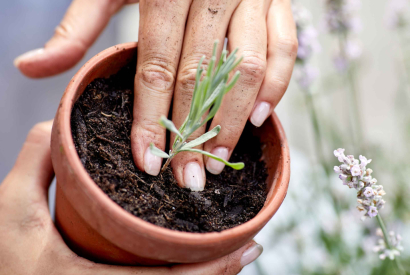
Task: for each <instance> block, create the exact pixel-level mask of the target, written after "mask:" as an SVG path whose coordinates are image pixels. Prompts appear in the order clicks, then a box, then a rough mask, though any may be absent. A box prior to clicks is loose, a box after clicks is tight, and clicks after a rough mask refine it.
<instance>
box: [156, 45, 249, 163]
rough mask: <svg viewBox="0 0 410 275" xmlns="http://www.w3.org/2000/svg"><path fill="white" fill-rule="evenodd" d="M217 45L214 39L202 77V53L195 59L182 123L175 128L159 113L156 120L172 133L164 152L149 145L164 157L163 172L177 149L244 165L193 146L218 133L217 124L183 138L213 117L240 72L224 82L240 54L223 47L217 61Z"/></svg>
mask: <svg viewBox="0 0 410 275" xmlns="http://www.w3.org/2000/svg"><path fill="white" fill-rule="evenodd" d="M217 46H218V42H215V43H214V48H213V53H212V58H211V60H210V62H209V66H208V69H207V71H206V72H205V74H204V76H203V77H202V75H203V73H204V69H203V68H202V67H201V66H202V62H203V61H204V58H205V56H203V57H202V58H201V60H200V61H199V64H198V68H197V72H196V79H195V87H194V92H193V96H192V102H191V108H190V111H189V114H188V116H187V117H186V119H185V122H184V123H183V124H182V126H181V127H180V128H179V129H177V128H176V127H175V125H174V123H173V122H172V121H171V120H169V119H167V118H166V117H165V116H162V117H161V119H160V121H159V123H160V124H161V125H162V126H163V127H165V128H166V129H168V130H169V131H171V132H173V133H175V134H176V136H175V140H174V143H173V145H172V147H171V149H170V151H169V153H168V154H167V153H165V152H164V151H162V150H160V149H158V148H157V147H155V145H154V144H153V143H151V144H150V149H151V152H152V154H154V155H156V156H159V157H161V158H166V159H167V161H166V162H165V164H164V166H163V167H162V170H161V171H164V170H165V168H167V166H168V165H169V163H170V162H171V160H172V158H173V157H175V156H176V155H177V154H178V153H180V152H186V151H189V152H195V153H201V154H203V155H205V156H208V157H210V158H213V159H215V160H217V161H220V162H223V163H224V164H225V165H227V166H229V167H232V168H233V169H236V170H240V169H242V168H243V167H244V166H245V165H244V163H243V162H238V163H231V162H228V161H226V160H224V159H222V158H220V157H218V156H215V155H213V154H211V153H209V152H206V151H203V150H200V149H195V148H194V147H196V146H198V145H201V144H202V143H204V142H206V141H208V140H210V139H211V138H213V137H215V136H216V135H218V133H219V131H220V130H221V126H220V125H217V126H216V127H214V128H213V129H212V130H210V131H209V132H207V133H205V134H203V135H202V136H200V137H198V138H197V139H195V140H192V141H189V142H188V141H187V140H188V138H189V137H190V136H191V134H192V133H194V132H195V131H196V130H197V129H199V128H200V127H202V126H203V125H204V124H205V123H207V122H208V121H209V120H210V119H212V118H213V117H214V116H215V114H216V112H217V111H218V109H219V107H220V106H221V103H222V99H223V96H224V95H225V94H226V93H227V92H229V91H230V90H231V89H232V87H233V86H234V85H235V83H236V81H237V80H238V78H239V76H240V72H239V71H237V72H235V74H234V75H233V76H232V79H231V81H230V82H228V80H229V74H230V73H231V72H232V71H233V69H235V67H236V66H237V65H238V64H239V63H240V62H241V61H242V57H241V58H239V59H237V57H236V53H237V51H238V49H235V50H234V51H233V52H232V53H231V54H230V55H229V56H228V52H227V51H226V50H224V51H223V52H222V54H221V57H220V58H219V61H218V62H217V61H216V49H217ZM215 64H216V66H215ZM201 78H202V79H201Z"/></svg>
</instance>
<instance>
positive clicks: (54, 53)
mask: <svg viewBox="0 0 410 275" xmlns="http://www.w3.org/2000/svg"><path fill="white" fill-rule="evenodd" d="M130 2H136V1H124V0H121V1H120V0H117V1H115V0H111V1H108V0H105V1H100V0H87V1H84V0H74V1H73V3H72V4H71V6H70V8H69V10H68V12H67V14H66V16H65V17H64V19H63V21H62V22H61V24H60V26H59V27H58V28H57V30H56V34H55V36H54V37H53V38H52V39H51V40H50V41H49V42H48V43H47V44H46V45H45V48H44V49H42V50H37V51H35V52H32V53H31V54H28V55H25V56H24V55H23V56H21V57H19V58H17V59H16V62H15V64H16V66H17V67H18V68H19V69H20V70H21V71H22V72H23V73H24V74H26V75H28V76H31V77H44V76H49V75H53V74H57V73H60V72H62V71H64V70H66V69H68V68H70V67H71V66H73V65H74V64H75V63H76V62H77V61H79V60H80V58H81V57H82V56H83V55H84V53H85V51H86V50H87V48H88V47H89V46H90V45H91V44H92V43H93V42H94V40H95V39H96V38H97V37H98V35H99V33H100V32H101V31H102V30H103V28H104V27H105V25H106V24H107V23H108V21H109V19H110V17H111V16H112V15H113V14H114V13H115V12H116V11H117V10H119V9H120V8H121V6H123V5H124V4H125V3H130ZM226 36H227V37H228V45H227V46H228V50H229V51H232V50H233V49H235V48H239V52H238V54H239V55H243V57H244V59H243V61H242V63H241V64H240V65H239V67H238V68H237V69H238V70H239V71H240V72H241V77H240V79H239V81H238V83H237V84H236V86H235V87H234V88H233V90H232V91H230V92H229V93H228V94H227V95H226V96H225V99H224V101H223V103H222V106H221V108H220V110H219V111H218V113H217V114H216V116H215V117H214V119H213V121H212V125H211V128H213V127H215V126H216V125H221V126H222V130H221V132H220V133H219V134H218V136H216V137H215V138H213V139H211V140H209V141H208V142H206V143H205V144H204V145H203V146H202V145H201V146H200V148H199V149H204V150H206V151H208V152H211V153H213V154H215V155H218V156H219V157H221V158H224V159H226V160H228V159H229V157H230V155H231V153H232V151H233V149H234V147H235V145H236V144H237V142H238V140H239V137H240V135H241V133H242V131H243V128H244V125H245V123H246V121H247V120H248V118H249V119H250V121H251V122H252V123H253V124H254V125H255V126H260V125H262V123H263V122H264V121H265V120H266V118H267V117H269V115H270V114H271V113H272V111H273V109H274V108H275V106H276V105H277V104H278V102H279V100H280V99H281V98H282V96H283V94H284V92H285V91H286V89H287V86H288V84H289V80H290V77H291V74H292V70H293V65H294V61H295V59H296V54H297V38H296V27H295V24H294V21H293V17H292V11H291V0H181V1H162V0H143V1H140V30H139V43H138V56H139V58H138V61H137V62H138V63H137V75H136V77H135V86H134V87H135V91H136V92H135V99H134V120H133V127H132V134H131V143H132V150H133V157H134V161H135V164H136V165H137V167H138V168H139V169H140V170H142V171H145V172H146V173H148V174H151V175H157V174H158V173H159V171H160V168H161V163H162V160H161V158H159V157H157V156H154V155H152V154H151V152H150V150H149V144H150V143H151V142H153V143H154V144H155V146H156V147H158V148H160V149H161V150H164V149H165V142H166V132H165V129H164V128H162V127H161V126H160V125H159V123H158V120H159V118H160V116H161V115H165V116H167V114H168V112H169V108H170V104H171V100H172V99H173V110H172V120H173V122H174V123H175V125H176V126H177V127H179V126H180V125H181V124H182V123H183V121H184V119H185V117H186V116H187V114H188V112H189V107H190V102H191V97H192V91H193V86H194V82H195V73H196V72H195V71H196V66H197V64H198V61H199V59H200V58H201V57H202V56H203V55H205V56H206V57H207V59H205V60H209V58H210V56H211V54H212V48H213V47H212V45H213V43H214V41H215V39H218V40H219V41H223V40H224V38H225V37H226ZM221 50H222V43H220V44H219V49H218V53H219V54H220V52H221ZM205 65H206V64H205ZM204 131H205V126H204V127H202V128H201V129H199V130H198V131H196V132H195V133H194V134H193V135H192V136H191V139H194V138H196V137H198V136H199V135H201V134H203V133H204ZM171 140H173V138H171ZM205 164H206V165H205ZM171 165H172V167H173V171H174V175H175V177H176V179H177V181H178V182H179V184H180V185H181V186H185V187H189V188H191V189H192V190H202V189H203V188H204V185H205V169H204V166H206V167H207V169H208V171H210V172H211V173H214V174H219V173H220V172H221V171H222V169H223V168H224V164H223V163H221V162H218V161H215V160H213V159H208V158H206V157H203V156H202V155H200V154H198V153H191V152H186V153H184V154H179V155H178V156H176V157H175V158H174V160H173V161H172V163H171Z"/></svg>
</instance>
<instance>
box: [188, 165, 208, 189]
mask: <svg viewBox="0 0 410 275" xmlns="http://www.w3.org/2000/svg"><path fill="white" fill-rule="evenodd" d="M184 183H185V186H186V187H187V188H189V189H191V190H192V191H202V190H204V187H205V183H204V177H203V176H202V169H201V166H199V164H198V163H197V162H189V163H188V164H187V165H185V168H184Z"/></svg>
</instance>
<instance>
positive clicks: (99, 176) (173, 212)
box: [71, 63, 267, 232]
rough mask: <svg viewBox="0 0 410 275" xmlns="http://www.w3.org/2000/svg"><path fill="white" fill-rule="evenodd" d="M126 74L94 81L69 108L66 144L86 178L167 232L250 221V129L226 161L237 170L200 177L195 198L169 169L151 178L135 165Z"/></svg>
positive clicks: (262, 177) (258, 189)
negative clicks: (69, 131)
mask: <svg viewBox="0 0 410 275" xmlns="http://www.w3.org/2000/svg"><path fill="white" fill-rule="evenodd" d="M134 75H135V63H132V64H130V65H128V66H126V67H124V68H123V69H122V70H121V71H120V72H119V73H118V74H116V75H113V76H111V77H110V78H108V79H96V80H94V81H93V82H92V83H91V84H89V85H88V86H87V88H86V90H85V91H84V93H83V94H82V95H81V97H80V98H79V99H78V101H77V102H76V103H75V105H74V108H73V110H72V114H71V127H72V133H73V138H74V143H75V146H76V149H77V152H78V155H79V157H80V159H81V162H82V163H83V165H84V167H85V168H86V170H87V171H88V173H89V174H90V176H91V178H92V179H93V180H94V181H95V182H96V183H97V185H98V186H99V187H100V188H101V189H102V190H103V191H104V192H105V193H106V194H107V195H108V196H109V197H110V198H111V199H112V200H113V201H115V202H116V203H117V204H119V205H120V206H121V207H122V208H124V209H125V210H126V211H128V212H129V213H132V214H133V215H135V216H137V217H139V218H141V219H143V220H145V221H148V222H150V223H153V224H156V225H158V226H162V227H166V228H170V229H174V230H179V231H187V232H212V231H222V230H225V229H228V228H232V227H234V226H237V225H240V224H242V223H244V222H246V221H248V220H250V219H251V218H253V217H254V216H255V215H256V214H257V213H258V212H259V211H260V209H261V208H262V207H263V205H264V202H265V200H266V191H265V190H266V183H265V181H266V178H267V172H266V168H265V163H264V162H263V161H261V156H262V151H261V149H260V148H261V144H260V141H259V139H258V138H256V137H253V136H252V135H251V126H250V125H247V126H246V128H245V131H244V134H243V135H242V137H241V139H240V141H239V143H238V145H237V147H236V149H235V151H234V152H233V154H232V157H231V159H230V160H231V161H233V162H236V161H242V162H244V163H245V168H244V169H242V170H239V171H236V170H234V169H232V168H229V167H226V168H225V169H224V171H223V172H222V173H221V174H220V175H217V176H215V175H212V174H210V173H207V174H206V187H205V190H204V191H202V192H191V191H190V190H189V189H185V188H180V187H179V186H178V185H177V182H176V180H175V179H174V176H173V174H172V169H171V168H167V170H166V171H165V172H164V173H162V174H160V175H159V176H158V177H153V176H150V175H147V174H145V173H143V172H141V171H140V170H139V169H138V168H137V167H136V166H135V164H134V162H133V158H132V154H131V140H130V133H131V123H132V111H133V81H134ZM181 154H183V153H181Z"/></svg>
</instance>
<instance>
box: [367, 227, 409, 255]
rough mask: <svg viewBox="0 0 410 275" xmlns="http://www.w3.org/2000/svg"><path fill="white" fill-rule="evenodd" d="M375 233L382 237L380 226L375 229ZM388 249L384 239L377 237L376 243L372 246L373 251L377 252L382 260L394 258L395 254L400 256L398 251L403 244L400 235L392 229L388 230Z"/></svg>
mask: <svg viewBox="0 0 410 275" xmlns="http://www.w3.org/2000/svg"><path fill="white" fill-rule="evenodd" d="M376 235H378V236H380V237H383V232H382V230H381V229H380V228H378V229H377V231H376ZM389 241H390V246H391V247H390V249H388V248H387V246H386V242H385V241H384V239H379V242H378V245H376V246H375V247H374V248H373V251H374V252H379V253H380V254H379V258H380V259H381V260H384V259H386V258H389V259H390V260H394V258H395V257H396V256H400V252H401V251H403V246H402V245H401V236H400V235H399V234H395V233H394V232H393V231H390V232H389Z"/></svg>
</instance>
